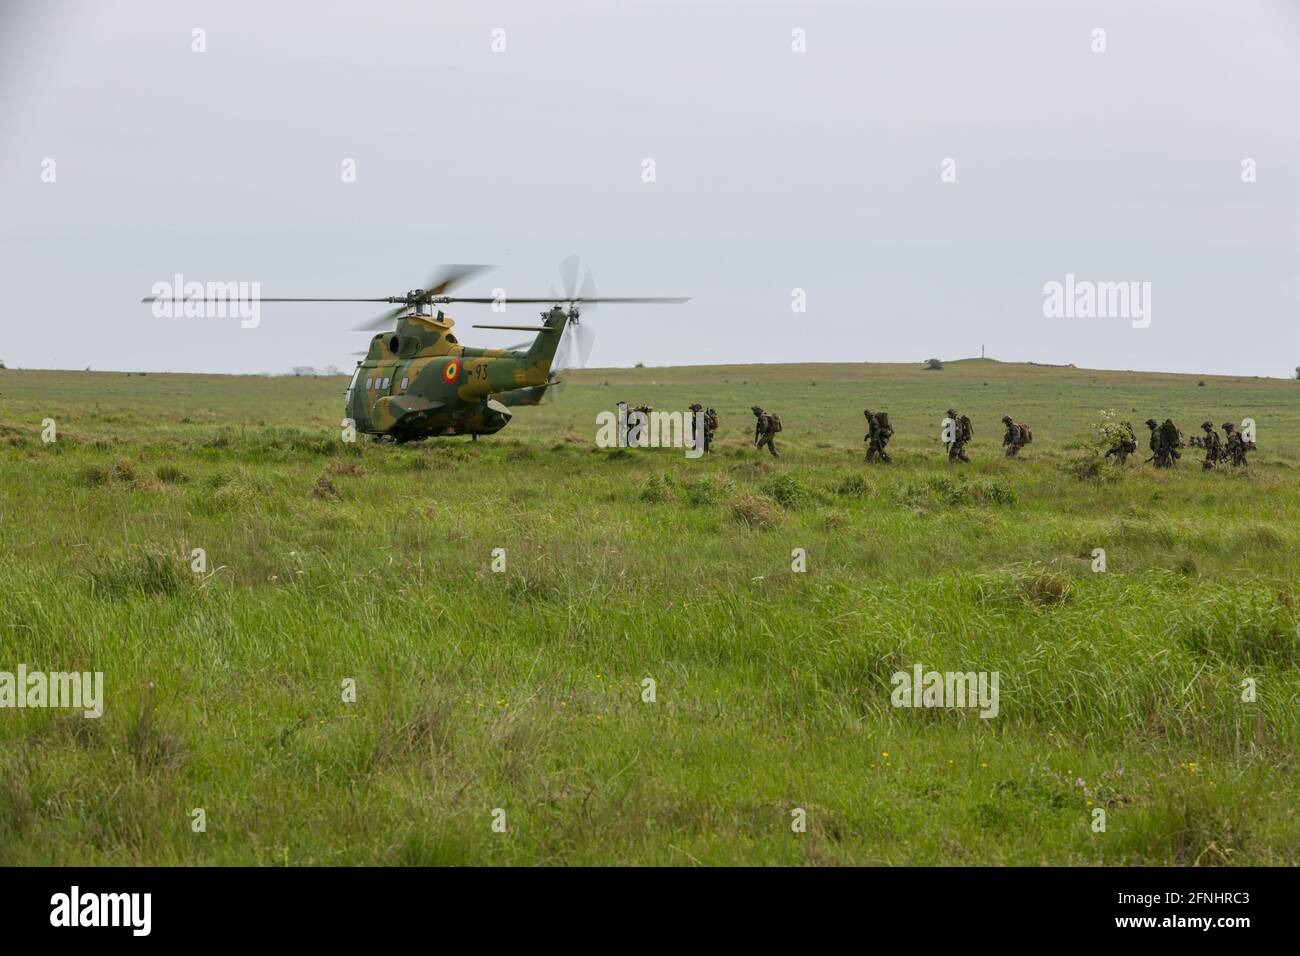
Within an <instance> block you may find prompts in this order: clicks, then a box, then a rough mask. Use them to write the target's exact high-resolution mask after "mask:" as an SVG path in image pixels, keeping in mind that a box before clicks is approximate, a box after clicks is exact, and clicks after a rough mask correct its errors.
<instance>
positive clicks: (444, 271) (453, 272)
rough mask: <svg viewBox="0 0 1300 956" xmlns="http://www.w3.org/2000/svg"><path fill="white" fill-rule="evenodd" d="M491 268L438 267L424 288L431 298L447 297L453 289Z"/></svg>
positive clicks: (465, 266)
mask: <svg viewBox="0 0 1300 956" xmlns="http://www.w3.org/2000/svg"><path fill="white" fill-rule="evenodd" d="M491 268H492V266H483V265H477V266H467V265H454V266H438V268H437V269H435V270H434V271H433V273H432V274H431V275H430V276H429V278H428V279H427V280H425V283H424V286H423V288H424V291H425V292H426V293H428V297H429V298H432V297H433V296H438V295H446V294H447V293H448V292H450V291H451V290H452V288H453V287H455V286H458V285H460V284H461V283H462V282H464V281H465V280H466V279H468V278H469V277H470V276H472V275H477V274H478V273H480V272H483V271H485V270H487V269H491Z"/></svg>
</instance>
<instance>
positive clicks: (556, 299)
mask: <svg viewBox="0 0 1300 956" xmlns="http://www.w3.org/2000/svg"><path fill="white" fill-rule="evenodd" d="M264 301H265V300H264ZM379 301H380V302H386V301H387V300H386V299H380V300H379ZM438 301H439V302H461V303H465V302H468V303H470V304H471V305H491V304H492V303H493V302H504V303H507V304H509V303H511V302H516V303H519V304H520V305H529V304H541V303H546V302H549V303H551V304H552V305H559V304H560V303H562V302H567V301H569V300H567V299H565V298H564V297H563V296H559V295H552V296H547V297H546V298H544V299H538V298H520V297H518V296H513V295H507V296H502V297H501V298H499V299H492V298H481V299H479V298H463V297H460V296H444V297H440V298H439V299H438ZM573 301H574V302H613V303H624V304H627V305H635V304H642V305H681V304H682V303H683V302H690V301H691V298H690V296H663V295H658V296H656V295H638V296H601V297H598V298H591V299H584V298H576V299H574V300H573Z"/></svg>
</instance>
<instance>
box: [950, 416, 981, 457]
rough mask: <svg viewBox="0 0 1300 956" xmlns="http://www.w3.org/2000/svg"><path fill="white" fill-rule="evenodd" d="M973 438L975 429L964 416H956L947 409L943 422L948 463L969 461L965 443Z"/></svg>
mask: <svg viewBox="0 0 1300 956" xmlns="http://www.w3.org/2000/svg"><path fill="white" fill-rule="evenodd" d="M974 437H975V429H974V427H973V426H972V425H971V420H970V418H969V417H968V416H966V415H961V416H958V414H957V413H956V412H955V411H954V410H953V409H951V408H950V409H948V412H947V418H946V419H945V420H944V439H945V441H946V442H947V448H948V463H949V464H951V463H952V462H955V461H970V458H969V457H968V456H967V455H966V443H967V442H969V441H970V440H971V439H972V438H974Z"/></svg>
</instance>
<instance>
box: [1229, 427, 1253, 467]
mask: <svg viewBox="0 0 1300 956" xmlns="http://www.w3.org/2000/svg"><path fill="white" fill-rule="evenodd" d="M1223 433H1224V434H1225V435H1227V436H1228V437H1227V439H1226V440H1225V443H1224V452H1223V454H1224V457H1225V458H1227V459H1228V460H1229V461H1231V462H1232V467H1233V468H1238V467H1244V466H1245V464H1246V452H1248V451H1254V450H1255V443H1254V442H1253V441H1251V442H1248V441H1246V439H1245V436H1244V435H1242V433H1241V432H1239V431H1237V426H1235V425H1233V424H1232V422H1224V423H1223Z"/></svg>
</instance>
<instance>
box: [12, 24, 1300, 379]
mask: <svg viewBox="0 0 1300 956" xmlns="http://www.w3.org/2000/svg"><path fill="white" fill-rule="evenodd" d="M1098 28H1100V29H1102V30H1104V31H1105V33H1104V42H1105V52H1094V50H1093V47H1094V46H1095V45H1097V39H1096V35H1095V33H1094V31H1095V30H1096V29H1098ZM196 29H200V30H202V31H204V34H203V39H204V42H205V45H206V51H205V52H201V53H199V52H194V50H193V46H194V44H195V39H194V36H195V35H194V31H195V30H196ZM498 29H499V30H503V31H504V34H503V35H504V42H505V50H504V52H494V51H493V41H494V33H493V31H494V30H498ZM795 30H803V31H806V34H805V35H806V52H796V51H795V50H794V49H793V46H794V45H795V39H794V33H793V31H795ZM501 36H502V35H501V34H497V35H496V38H497V42H498V45H499V44H500V38H501ZM1298 117H1300V2H1297V0H1233V2H1230V3H1228V2H1222V0H1220V2H1196V0H1176V2H1175V0H1168V2H1160V0H1120V2H1094V3H1079V2H1073V3H1072V2H1064V0H1023V2H999V3H992V2H990V3H977V2H973V0H929V2H926V0H897V2H867V0H844V2H748V3H738V2H725V3H724V2H717V0H681V2H667V0H660V2H639V3H632V2H618V3H613V2H607V3H597V2H571V0H549V2H546V3H540V2H536V0H531V2H519V3H514V2H484V0H478V2H457V3H451V2H428V0H424V2H415V0H410V2H397V0H367V2H356V3H326V2H319V0H313V2H302V3H288V2H276V3H265V2H253V0H248V2H242V0H236V2H232V0H220V2H206V3H198V2H196V3H186V2H177V0H158V2H149V0H134V2H130V3H126V2H118V3H109V2H86V0H82V2H65V0H56V2H49V0H41V2H31V3H25V2H22V0H0V283H2V284H3V285H2V287H0V291H3V296H2V297H0V302H2V303H3V304H2V305H0V358H2V359H3V360H5V361H6V362H7V363H8V364H9V365H10V366H23V367H44V368H48V367H58V368H84V367H86V366H91V367H93V368H97V369H148V370H170V371H229V372H260V371H275V372H279V371H285V370H287V369H288V368H290V367H291V366H294V365H314V366H321V367H323V366H327V365H336V366H339V367H345V368H350V367H351V365H352V363H353V361H354V359H353V358H352V356H351V353H352V352H354V351H355V350H357V349H360V348H363V347H364V346H365V344H366V340H367V336H366V335H365V334H362V333H356V332H352V331H349V327H350V326H351V325H353V324H355V323H357V322H359V321H362V320H364V319H367V318H369V317H371V315H373V314H375V313H377V312H378V311H379V309H378V308H376V309H374V310H371V309H370V307H368V306H365V305H361V306H354V305H326V306H314V305H280V306H277V305H274V304H266V305H264V306H263V308H262V314H261V324H260V325H259V326H258V327H257V328H255V329H244V328H241V327H240V324H239V322H238V320H236V319H218V318H203V319H159V318H155V317H154V316H153V315H152V313H151V311H150V309H149V307H148V306H144V305H141V304H140V303H139V299H140V297H141V296H143V295H147V294H148V293H149V292H150V290H151V288H152V286H153V284H154V283H155V282H158V281H161V280H167V279H170V277H171V276H172V275H173V274H174V273H177V272H179V273H182V274H184V275H185V277H186V278H187V279H197V280H201V281H204V280H246V281H258V282H260V283H261V291H262V294H263V295H265V296H297V295H303V296H313V295H319V296H330V295H339V296H386V295H392V294H400V293H403V292H405V291H406V290H407V289H409V288H412V287H415V286H418V285H420V284H421V282H422V280H423V279H424V278H425V277H426V276H427V274H428V273H429V272H430V269H431V267H432V266H433V265H434V264H436V263H439V262H486V263H495V264H497V265H498V268H497V269H496V270H494V271H493V272H491V273H488V274H485V275H484V276H482V277H480V279H476V280H474V281H472V282H471V283H469V284H467V286H466V287H465V288H464V290H463V291H464V293H465V294H467V295H483V294H490V292H491V289H492V288H494V287H497V286H500V287H503V288H505V289H506V292H507V294H510V293H514V294H516V295H546V294H549V291H550V289H551V287H552V286H554V285H555V284H556V283H557V282H558V280H557V278H556V267H557V265H558V263H559V261H560V260H561V259H562V258H563V257H564V256H565V255H567V254H569V253H576V254H578V255H580V256H581V257H582V258H583V261H584V262H585V263H586V264H587V265H588V266H589V267H590V268H591V269H592V271H593V274H594V277H595V279H596V283H597V287H598V289H599V291H600V292H602V293H604V294H625V295H636V294H648V295H690V296H692V297H693V298H692V301H691V302H690V303H688V304H687V305H683V306H665V307H658V308H653V307H617V308H616V307H609V306H607V307H605V308H603V309H601V310H600V311H599V313H597V315H596V316H594V317H593V324H594V327H595V328H596V330H597V339H596V346H595V351H594V354H593V356H592V364H593V365H631V364H633V363H634V362H637V361H643V362H645V363H646V364H648V365H676V364H706V363H720V362H791V361H801V362H802V361H909V362H910V361H920V360H922V359H925V358H928V357H930V356H938V357H940V358H944V359H952V358H961V357H967V356H971V355H979V354H980V349H981V347H984V348H985V349H986V350H987V353H988V354H989V355H990V356H992V357H994V358H1000V359H1004V360H1014V361H1021V360H1034V361H1040V362H1073V363H1075V364H1078V365H1081V366H1092V367H1101V368H1134V369H1158V370H1175V371H1191V372H1230V373H1244V374H1260V375H1289V374H1292V371H1293V369H1294V368H1295V366H1297V365H1300V325H1298V323H1297V322H1296V316H1297V311H1298V310H1297V300H1298V299H1300V274H1298V272H1297V266H1298V265H1300V124H1298V123H1297V118H1298ZM50 159H52V160H54V164H53V167H52V169H53V172H54V181H53V182H46V181H43V172H46V171H47V170H49V169H50V168H51V167H50V166H49V164H47V163H46V160H50ZM348 159H351V160H354V161H355V168H356V181H355V182H344V181H343V179H344V177H343V175H342V171H343V164H344V162H345V160H348ZM645 159H653V160H654V165H655V169H654V172H655V181H654V182H645V181H643V168H644V167H643V160H645ZM946 159H952V160H954V161H955V171H956V181H955V182H944V181H943V177H942V176H941V173H942V172H943V163H944V161H945V160H946ZM1245 160H1252V161H1253V163H1254V169H1255V171H1256V181H1255V182H1243V161H1245ZM46 178H48V173H47V172H46ZM1067 274H1073V275H1075V276H1076V277H1077V278H1078V279H1080V280H1093V281H1138V282H1150V283H1151V301H1150V307H1151V308H1150V319H1151V322H1150V325H1149V327H1147V328H1134V327H1133V322H1132V321H1130V320H1129V319H1128V318H1124V317H1120V318H1081V317H1072V318H1065V317H1060V318H1048V317H1045V316H1044V309H1043V305H1044V294H1043V286H1044V284H1045V283H1048V282H1052V281H1061V282H1063V281H1064V280H1065V277H1066V275H1067ZM796 288H801V289H804V290H806V296H807V311H806V312H794V311H792V307H791V305H792V290H794V289H796ZM451 314H452V315H453V316H454V317H456V318H457V320H458V328H457V332H458V333H459V335H460V338H461V340H462V342H466V343H468V344H483V345H503V344H508V343H509V342H511V341H513V340H515V339H518V337H519V336H518V334H515V335H513V336H512V335H511V334H510V333H505V332H475V331H473V330H470V329H469V328H468V326H469V325H470V323H472V322H475V321H478V322H492V321H497V322H500V321H503V317H502V316H500V315H494V314H493V313H491V312H490V311H489V310H486V309H483V308H482V307H475V306H462V307H460V308H459V309H458V310H455V311H453V312H452V313H451ZM531 318H532V315H531V310H529V309H527V308H525V307H523V306H516V307H512V308H511V309H510V310H509V312H508V313H507V316H506V317H505V320H508V321H518V322H522V323H524V324H527V323H528V322H529V321H531Z"/></svg>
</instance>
